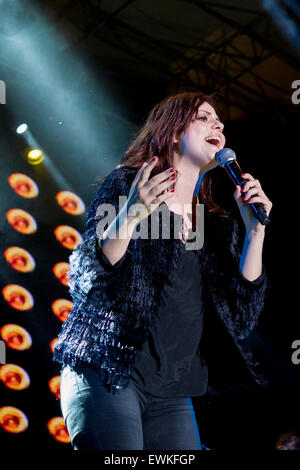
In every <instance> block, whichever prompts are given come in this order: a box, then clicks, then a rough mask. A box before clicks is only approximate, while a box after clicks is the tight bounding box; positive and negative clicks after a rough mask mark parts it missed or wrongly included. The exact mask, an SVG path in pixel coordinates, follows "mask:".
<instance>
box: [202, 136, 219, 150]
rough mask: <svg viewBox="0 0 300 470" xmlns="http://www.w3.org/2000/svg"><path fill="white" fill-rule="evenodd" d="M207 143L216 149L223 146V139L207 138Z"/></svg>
mask: <svg viewBox="0 0 300 470" xmlns="http://www.w3.org/2000/svg"><path fill="white" fill-rule="evenodd" d="M205 141H206V142H208V143H209V144H210V145H214V146H215V147H219V145H220V144H221V139H220V138H219V137H217V136H208V137H206V138H205Z"/></svg>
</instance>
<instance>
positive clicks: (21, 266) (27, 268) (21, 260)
mask: <svg viewBox="0 0 300 470" xmlns="http://www.w3.org/2000/svg"><path fill="white" fill-rule="evenodd" d="M4 257H5V259H6V261H7V262H8V263H9V264H10V266H11V267H12V268H13V269H15V270H16V271H20V272H22V273H29V272H32V271H33V270H34V269H35V261H34V258H33V257H32V256H31V254H30V253H29V252H28V251H26V250H24V249H23V248H20V247H19V246H10V247H8V248H6V250H5V251H4Z"/></svg>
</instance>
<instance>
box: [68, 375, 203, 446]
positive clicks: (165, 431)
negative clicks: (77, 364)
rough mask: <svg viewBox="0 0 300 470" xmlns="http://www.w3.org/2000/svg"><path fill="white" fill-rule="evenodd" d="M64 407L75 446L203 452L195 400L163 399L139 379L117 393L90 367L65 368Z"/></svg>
mask: <svg viewBox="0 0 300 470" xmlns="http://www.w3.org/2000/svg"><path fill="white" fill-rule="evenodd" d="M60 393H61V402H60V403H61V409H62V414H63V417H64V420H65V424H66V426H67V429H68V431H69V434H70V437H71V443H72V446H73V448H74V449H75V450H128V449H131V450H143V449H144V450H202V448H201V443H200V437H199V431H198V426H197V422H196V418H195V414H194V409H193V404H192V400H191V398H158V397H154V396H152V395H149V394H148V393H145V392H144V391H142V390H141V389H140V387H138V386H137V385H136V384H135V383H134V382H133V381H130V384H129V386H128V388H125V389H120V390H118V391H117V393H116V394H115V395H112V394H111V393H109V392H108V391H107V390H106V389H105V388H104V387H103V385H102V384H101V382H100V377H99V373H98V372H97V371H95V370H93V369H91V368H89V367H85V368H82V367H81V368H74V369H71V368H70V367H69V366H65V367H64V368H63V371H62V374H61V387H60Z"/></svg>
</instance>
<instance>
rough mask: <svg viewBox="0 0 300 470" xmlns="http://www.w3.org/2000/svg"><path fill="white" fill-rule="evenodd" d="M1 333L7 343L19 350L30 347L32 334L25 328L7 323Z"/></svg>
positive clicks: (0, 329)
mask: <svg viewBox="0 0 300 470" xmlns="http://www.w3.org/2000/svg"><path fill="white" fill-rule="evenodd" d="M0 335H1V338H2V339H3V341H5V344H6V345H7V346H8V347H9V348H11V349H15V350H17V351H25V350H26V349H30V347H31V344H32V339H31V336H30V334H29V333H28V331H27V330H25V328H22V327H21V326H20V325H15V324H13V323H7V324H6V325H3V326H2V327H1V328H0Z"/></svg>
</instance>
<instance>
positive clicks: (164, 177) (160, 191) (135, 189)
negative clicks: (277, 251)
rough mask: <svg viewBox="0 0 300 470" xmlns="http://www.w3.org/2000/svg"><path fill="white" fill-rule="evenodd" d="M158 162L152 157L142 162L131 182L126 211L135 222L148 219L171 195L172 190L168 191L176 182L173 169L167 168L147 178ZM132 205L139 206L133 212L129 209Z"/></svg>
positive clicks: (156, 158)
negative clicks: (134, 218)
mask: <svg viewBox="0 0 300 470" xmlns="http://www.w3.org/2000/svg"><path fill="white" fill-rule="evenodd" d="M157 161H158V157H153V158H152V159H151V160H149V161H148V162H144V163H143V165H142V166H141V168H140V169H139V170H138V172H137V174H136V176H135V178H134V181H133V182H132V185H131V188H130V192H129V195H128V201H127V211H128V215H129V216H135V214H136V212H138V213H139V215H138V216H136V218H137V220H138V221H139V222H140V221H141V220H143V219H145V218H146V217H148V216H149V215H150V214H151V212H153V211H154V210H155V209H156V208H157V207H158V206H159V205H160V204H161V203H162V202H163V201H165V200H166V199H168V198H169V197H170V196H172V195H173V193H174V190H171V191H170V190H169V188H170V187H171V185H172V184H174V182H175V180H176V176H175V170H174V168H169V169H168V170H166V171H163V172H161V173H159V174H157V175H155V176H153V177H152V178H150V180H149V176H150V173H151V171H152V170H153V168H154V167H155V165H156V163H157ZM134 204H141V205H142V206H143V207H141V206H139V207H138V208H137V210H136V211H135V210H134V209H132V211H133V212H132V213H130V208H131V207H132V206H133V205H134Z"/></svg>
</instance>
